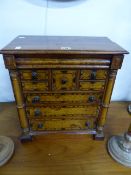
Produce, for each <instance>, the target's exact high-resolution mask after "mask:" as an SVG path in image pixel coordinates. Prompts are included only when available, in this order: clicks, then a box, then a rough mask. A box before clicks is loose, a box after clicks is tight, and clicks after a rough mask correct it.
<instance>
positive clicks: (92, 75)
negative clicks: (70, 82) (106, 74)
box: [90, 71, 96, 80]
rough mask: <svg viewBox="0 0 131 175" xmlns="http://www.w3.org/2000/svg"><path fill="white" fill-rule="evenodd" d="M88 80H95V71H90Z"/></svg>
mask: <svg viewBox="0 0 131 175" xmlns="http://www.w3.org/2000/svg"><path fill="white" fill-rule="evenodd" d="M90 79H91V80H95V79H96V71H92V72H91V75H90Z"/></svg>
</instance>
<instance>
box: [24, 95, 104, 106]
mask: <svg viewBox="0 0 131 175" xmlns="http://www.w3.org/2000/svg"><path fill="white" fill-rule="evenodd" d="M102 96H103V94H102V93H88V94H86V93H83V94H81V93H79V94H75V93H74V94H73V93H72V94H66V93H61V94H27V95H25V98H26V104H43V103H50V102H54V103H55V102H67V103H69V102H76V103H81V102H83V103H93V102H97V103H100V102H101V100H102Z"/></svg>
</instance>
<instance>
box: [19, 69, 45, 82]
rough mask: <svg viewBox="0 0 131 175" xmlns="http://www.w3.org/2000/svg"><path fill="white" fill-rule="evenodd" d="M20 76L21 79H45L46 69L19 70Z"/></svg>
mask: <svg viewBox="0 0 131 175" xmlns="http://www.w3.org/2000/svg"><path fill="white" fill-rule="evenodd" d="M20 77H21V79H22V80H34V81H35V80H47V79H48V70H21V71H20Z"/></svg>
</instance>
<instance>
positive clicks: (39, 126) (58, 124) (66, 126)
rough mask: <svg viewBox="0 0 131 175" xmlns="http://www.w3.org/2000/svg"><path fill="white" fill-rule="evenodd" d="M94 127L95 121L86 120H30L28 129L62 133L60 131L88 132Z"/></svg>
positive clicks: (91, 119) (92, 119)
mask: <svg viewBox="0 0 131 175" xmlns="http://www.w3.org/2000/svg"><path fill="white" fill-rule="evenodd" d="M94 127H95V119H94V118H88V119H86V120H69V119H68V120H67V119H66V120H60V119H56V120H45V121H43V120H32V121H30V128H31V130H32V131H62V130H90V129H93V128H94Z"/></svg>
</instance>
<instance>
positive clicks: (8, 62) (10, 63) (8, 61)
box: [3, 55, 16, 69]
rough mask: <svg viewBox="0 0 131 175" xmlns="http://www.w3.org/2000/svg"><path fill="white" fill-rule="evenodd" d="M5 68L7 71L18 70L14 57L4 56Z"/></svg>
mask: <svg viewBox="0 0 131 175" xmlns="http://www.w3.org/2000/svg"><path fill="white" fill-rule="evenodd" d="M3 58H4V62H5V67H6V68H7V69H15V68H16V62H15V57H14V55H3Z"/></svg>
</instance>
